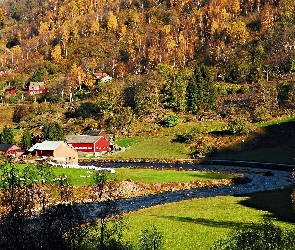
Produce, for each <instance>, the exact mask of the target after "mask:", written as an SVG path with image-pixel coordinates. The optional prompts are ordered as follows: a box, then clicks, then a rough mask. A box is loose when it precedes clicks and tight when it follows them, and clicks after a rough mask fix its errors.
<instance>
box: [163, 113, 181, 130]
mask: <svg viewBox="0 0 295 250" xmlns="http://www.w3.org/2000/svg"><path fill="white" fill-rule="evenodd" d="M178 123H179V117H178V116H177V115H169V116H168V117H167V118H166V119H165V120H164V126H165V127H168V128H170V127H174V126H176V125H177V124H178Z"/></svg>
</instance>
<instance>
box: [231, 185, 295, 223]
mask: <svg viewBox="0 0 295 250" xmlns="http://www.w3.org/2000/svg"><path fill="white" fill-rule="evenodd" d="M292 191H293V189H291V188H290V189H284V190H275V191H265V192H258V193H252V194H246V195H238V196H236V197H249V199H247V200H243V201H241V202H240V203H239V204H240V205H243V206H246V207H250V208H254V209H257V210H263V211H267V212H269V213H271V214H272V215H271V216H270V217H272V218H277V219H278V220H280V221H284V222H290V223H295V212H294V208H293V206H292V200H291V193H292Z"/></svg>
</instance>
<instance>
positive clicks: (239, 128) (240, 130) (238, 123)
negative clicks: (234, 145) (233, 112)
mask: <svg viewBox="0 0 295 250" xmlns="http://www.w3.org/2000/svg"><path fill="white" fill-rule="evenodd" d="M228 129H229V131H230V132H231V133H232V134H244V133H247V132H249V124H248V122H247V120H246V119H245V118H243V117H236V118H232V119H231V120H230V121H229V122H228Z"/></svg>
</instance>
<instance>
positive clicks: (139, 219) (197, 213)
mask: <svg viewBox="0 0 295 250" xmlns="http://www.w3.org/2000/svg"><path fill="white" fill-rule="evenodd" d="M248 199H249V197H232V196H225V197H215V198H202V199H195V200H192V201H182V202H177V203H172V204H166V205H161V206H156V207H152V208H147V209H144V210H140V211H137V212H134V213H131V214H127V215H126V216H125V217H126V219H127V220H128V222H129V228H128V231H127V235H126V239H128V240H131V241H133V242H136V240H137V237H138V235H139V233H140V232H141V230H142V229H143V228H145V227H146V226H150V225H153V224H154V225H155V226H156V227H157V228H158V229H159V230H160V231H161V232H162V233H163V235H164V241H165V247H164V249H167V250H168V249H169V250H170V249H173V250H182V249H188V250H190V249H192V250H193V249H194V250H195V249H198V250H208V249H210V248H211V247H212V246H213V244H214V242H216V241H217V240H218V239H220V238H224V237H225V235H226V234H228V233H229V232H230V231H231V230H233V229H236V228H238V227H241V226H245V225H250V224H251V223H252V222H260V221H261V220H262V218H263V216H265V215H268V216H273V214H271V213H270V212H267V209H266V210H265V211H262V210H259V209H256V208H251V207H246V206H244V205H241V203H243V201H246V200H248ZM273 202H274V203H275V202H277V206H280V205H282V204H280V203H279V202H280V201H277V200H273ZM261 203H263V200H261ZM275 224H277V225H279V226H282V227H287V228H289V229H292V230H295V225H294V224H292V223H285V222H282V221H279V220H276V221H275Z"/></svg>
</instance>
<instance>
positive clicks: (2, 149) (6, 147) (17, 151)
mask: <svg viewBox="0 0 295 250" xmlns="http://www.w3.org/2000/svg"><path fill="white" fill-rule="evenodd" d="M24 153H25V151H24V150H22V149H21V147H19V146H17V145H15V144H0V154H6V155H7V156H13V157H21V156H22V155H23V154H24Z"/></svg>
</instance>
